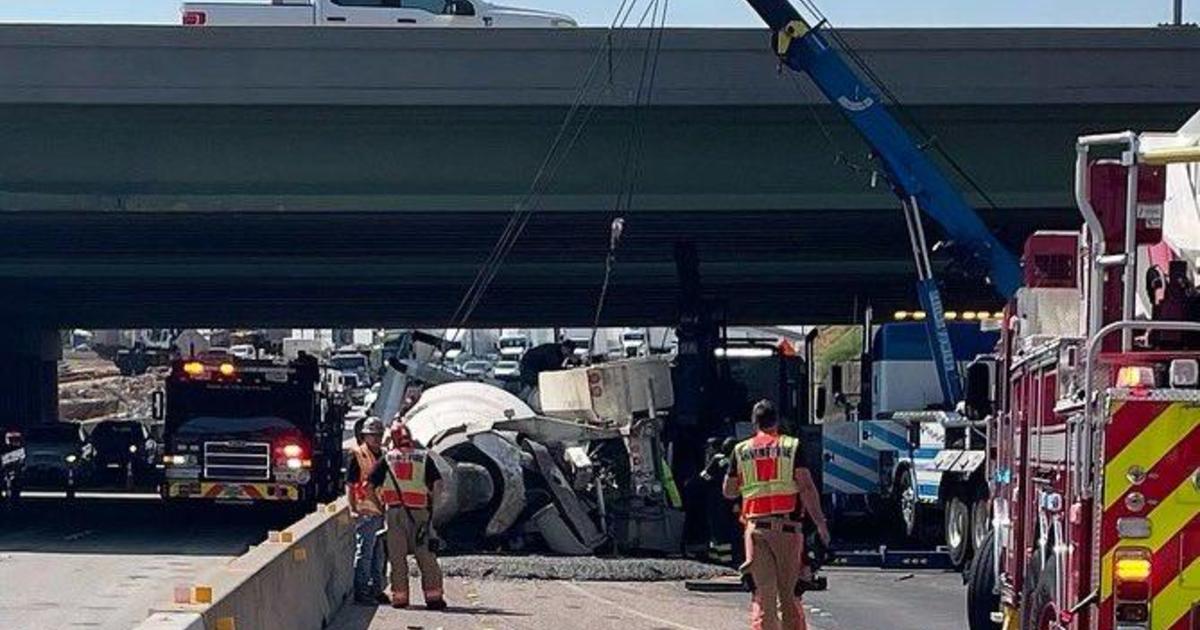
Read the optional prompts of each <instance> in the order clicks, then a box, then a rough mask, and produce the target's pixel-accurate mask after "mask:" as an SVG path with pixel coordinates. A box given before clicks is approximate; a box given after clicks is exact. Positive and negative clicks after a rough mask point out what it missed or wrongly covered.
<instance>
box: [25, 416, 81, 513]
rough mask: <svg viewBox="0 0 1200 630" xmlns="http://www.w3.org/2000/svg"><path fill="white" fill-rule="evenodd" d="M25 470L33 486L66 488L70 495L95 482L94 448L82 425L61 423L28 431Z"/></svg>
mask: <svg viewBox="0 0 1200 630" xmlns="http://www.w3.org/2000/svg"><path fill="white" fill-rule="evenodd" d="M24 439H25V472H24V475H23V478H22V485H23V486H24V487H25V488H29V489H43V490H62V491H64V492H66V493H67V496H68V497H73V496H74V495H75V491H76V489H78V488H79V487H80V486H84V485H86V484H88V483H91V479H92V472H93V470H94V462H93V455H94V450H93V448H92V446H91V445H90V444H88V443H87V441H86V440H85V439H84V435H83V431H82V430H81V429H80V427H79V425H78V424H75V423H71V422H58V423H54V424H46V425H41V426H34V427H29V428H28V429H26V431H25V435H24Z"/></svg>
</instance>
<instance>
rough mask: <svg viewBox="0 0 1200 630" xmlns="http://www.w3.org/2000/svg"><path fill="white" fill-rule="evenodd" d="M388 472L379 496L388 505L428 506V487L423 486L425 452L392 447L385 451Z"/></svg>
mask: <svg viewBox="0 0 1200 630" xmlns="http://www.w3.org/2000/svg"><path fill="white" fill-rule="evenodd" d="M386 457H387V466H388V471H389V474H388V476H387V479H385V480H384V482H383V488H382V489H381V490H380V493H379V496H380V498H382V499H383V503H384V504H385V505H387V506H388V507H391V506H394V505H403V506H404V507H407V508H413V509H423V508H427V507H429V489H428V488H426V487H425V463H426V460H427V458H426V453H425V451H423V450H420V449H411V448H403V449H399V448H394V449H392V450H390V451H388V452H387V456H386Z"/></svg>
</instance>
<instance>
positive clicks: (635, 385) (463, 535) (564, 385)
mask: <svg viewBox="0 0 1200 630" xmlns="http://www.w3.org/2000/svg"><path fill="white" fill-rule="evenodd" d="M405 372H407V375H405V373H402V372H400V371H397V372H396V374H395V378H391V379H385V383H384V388H385V390H387V389H390V390H391V391H392V392H394V393H398V392H403V391H406V390H407V389H408V388H409V387H410V386H412V385H413V383H414V381H421V380H424V379H421V378H420V377H419V374H420V370H406V371H405ZM425 382H428V381H425ZM382 394H383V395H382V396H381V400H388V399H389V398H391V399H394V398H396V397H397V396H389V395H388V393H387V392H382ZM525 398H526V399H527V400H522V399H521V398H520V397H518V396H516V395H513V394H511V393H509V392H507V391H505V390H503V389H501V388H500V387H497V386H494V385H490V384H487V383H480V382H474V381H458V382H448V383H444V384H440V385H434V386H433V387H430V388H429V389H426V390H425V391H424V393H423V394H422V396H421V398H420V401H419V402H418V403H417V404H416V405H415V406H413V407H412V408H411V409H410V410H409V411H408V412H407V413H406V414H405V415H404V420H403V421H404V422H405V423H406V424H407V425H408V426H409V428H410V430H411V431H412V434H413V437H414V438H415V439H416V440H417V441H418V442H420V443H421V444H422V445H424V446H425V447H427V448H428V449H430V451H432V452H433V453H434V458H433V459H434V461H435V464H436V465H437V466H438V469H439V472H441V473H442V477H443V479H444V480H445V486H444V487H445V491H444V492H442V493H441V495H440V496H439V497H437V499H436V501H435V504H434V506H433V507H434V524H435V527H436V528H437V531H438V535H439V538H440V539H441V540H442V541H443V543H445V544H446V545H447V546H448V547H450V548H452V549H459V550H478V549H505V550H519V549H536V548H542V549H545V550H548V551H550V552H552V553H557V554H563V555H588V554H593V553H596V552H599V551H612V552H627V553H655V554H674V553H677V552H679V551H680V550H681V545H682V535H683V523H684V516H683V512H682V511H681V509H680V507H681V506H680V498H679V493H678V490H677V489H676V487H675V484H674V481H673V479H672V477H671V473H670V468H669V467H668V466H667V461H668V457H667V453H666V452H665V450H664V449H665V447H664V444H663V441H662V438H661V436H662V431H663V423H664V421H665V418H666V415H667V412H668V410H669V409H670V408H671V406H672V405H673V403H674V394H673V390H672V386H671V371H670V365H669V364H668V363H667V361H665V360H663V359H662V358H659V357H646V358H638V359H630V360H622V361H615V362H611V363H604V364H599V365H592V366H588V367H581V368H574V369H566V370H558V371H551V372H543V373H541V374H540V375H539V379H538V388H537V389H535V390H533V391H531V392H530V393H529V394H528V395H526V396H525ZM377 413H386V412H382V411H381V410H380V409H379V408H377ZM384 417H387V416H384ZM480 532H482V535H481V534H480Z"/></svg>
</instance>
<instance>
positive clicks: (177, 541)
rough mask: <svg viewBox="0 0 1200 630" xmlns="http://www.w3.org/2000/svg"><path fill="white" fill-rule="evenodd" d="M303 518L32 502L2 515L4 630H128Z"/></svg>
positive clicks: (108, 501)
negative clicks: (200, 578) (202, 576)
mask: <svg viewBox="0 0 1200 630" xmlns="http://www.w3.org/2000/svg"><path fill="white" fill-rule="evenodd" d="M295 518H296V516H295V515H294V514H288V513H286V512H283V511H276V510H271V511H263V510H261V509H257V508H251V507H250V506H209V507H207V508H206V509H195V508H194V507H173V506H166V505H164V504H162V503H161V502H160V501H158V500H157V499H156V498H145V499H137V500H135V499H113V498H105V499H79V500H78V501H77V502H76V503H74V504H73V505H71V506H68V505H67V504H65V503H64V502H63V500H62V499H26V500H25V501H24V502H23V505H22V507H21V509H20V512H19V513H18V514H16V515H15V516H13V517H11V518H10V517H9V516H8V515H0V627H3V628H22V629H24V630H51V629H53V630H59V629H69V628H98V629H101V630H105V629H112V630H128V629H129V628H131V627H133V626H135V625H136V624H138V623H139V622H141V620H143V619H145V618H146V614H147V611H148V609H149V608H150V607H151V606H153V605H155V604H158V603H160V602H167V601H169V600H170V598H171V593H172V590H173V588H174V586H175V585H176V584H181V585H183V584H189V583H191V582H192V580H193V578H194V577H195V576H196V575H197V574H198V573H200V572H202V571H204V570H206V569H208V568H210V567H212V566H213V565H214V564H216V563H222V562H226V561H228V560H229V559H230V558H233V557H236V556H238V555H241V554H242V553H243V552H245V551H246V549H247V548H248V547H249V546H250V545H252V544H256V543H258V542H261V541H262V540H264V539H265V538H266V532H267V531H268V530H269V529H280V528H281V527H283V526H285V525H286V524H288V523H290V522H292V521H294V520H295Z"/></svg>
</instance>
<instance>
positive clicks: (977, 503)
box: [971, 492, 992, 553]
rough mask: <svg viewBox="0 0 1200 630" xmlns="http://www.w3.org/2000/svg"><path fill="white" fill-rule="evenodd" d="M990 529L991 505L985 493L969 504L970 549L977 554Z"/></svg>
mask: <svg viewBox="0 0 1200 630" xmlns="http://www.w3.org/2000/svg"><path fill="white" fill-rule="evenodd" d="M991 529H992V505H991V501H990V500H989V499H988V497H987V493H986V492H985V493H983V494H982V496H978V497H976V498H975V500H974V501H973V502H972V503H971V548H972V549H974V550H975V552H976V553H979V550H980V549H983V545H984V541H986V540H987V537H988V532H990V531H991Z"/></svg>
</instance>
